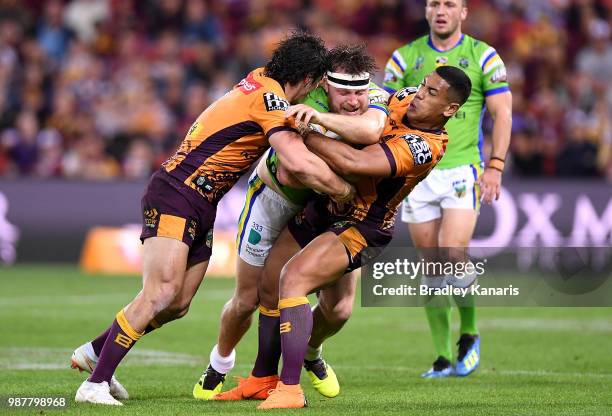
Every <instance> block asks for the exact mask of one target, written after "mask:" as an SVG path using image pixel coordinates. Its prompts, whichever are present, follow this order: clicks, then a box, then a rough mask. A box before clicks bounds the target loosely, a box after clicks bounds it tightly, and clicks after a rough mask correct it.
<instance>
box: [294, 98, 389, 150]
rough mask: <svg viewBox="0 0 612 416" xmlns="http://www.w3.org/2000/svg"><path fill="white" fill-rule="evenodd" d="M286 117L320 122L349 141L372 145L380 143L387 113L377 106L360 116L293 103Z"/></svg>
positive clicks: (306, 122)
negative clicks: (321, 111)
mask: <svg viewBox="0 0 612 416" xmlns="http://www.w3.org/2000/svg"><path fill="white" fill-rule="evenodd" d="M285 117H286V118H290V117H295V120H296V122H301V123H304V124H308V123H316V124H320V125H322V126H323V127H325V128H326V129H328V130H331V131H333V132H334V133H336V134H338V135H339V136H340V137H342V139H343V140H344V141H346V142H348V143H352V144H360V145H370V144H374V143H378V140H379V138H380V135H381V134H382V131H383V129H384V127H385V122H386V121H387V115H386V114H385V113H384V112H383V111H381V110H379V109H376V108H369V109H368V110H367V111H366V112H365V113H363V114H361V115H359V116H346V115H341V114H333V113H320V112H319V111H317V110H315V109H314V108H312V107H309V106H307V105H305V104H297V105H292V106H291V107H289V109H288V110H287V111H286V112H285Z"/></svg>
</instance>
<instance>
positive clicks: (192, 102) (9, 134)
mask: <svg viewBox="0 0 612 416" xmlns="http://www.w3.org/2000/svg"><path fill="white" fill-rule="evenodd" d="M468 6H469V11H470V12H469V16H468V20H467V22H466V24H465V25H464V31H465V32H466V33H468V34H470V35H473V36H474V37H476V38H479V39H483V40H485V41H487V42H488V43H489V44H491V45H493V46H495V48H496V49H497V50H498V51H499V53H500V55H501V57H502V58H503V60H504V61H505V63H506V66H507V68H508V75H509V82H510V84H511V87H512V93H513V98H514V114H513V137H512V144H511V152H512V156H511V161H510V163H509V164H508V170H509V171H510V172H511V174H513V175H517V176H532V177H536V176H537V177H540V176H573V177H577V176H601V177H605V178H607V179H608V180H610V181H612V152H611V150H610V149H611V147H612V125H611V122H610V119H611V115H612V84H610V83H609V80H610V79H612V40H611V39H612V38H611V33H610V32H611V25H612V1H610V0H547V1H535V2H534V1H529V0H469V2H468ZM294 27H304V28H307V29H309V30H311V31H313V32H314V33H317V34H318V35H320V36H321V37H322V38H323V39H324V40H325V41H326V43H327V45H328V46H330V47H331V46H334V45H336V44H338V43H347V42H348V43H354V42H366V43H367V45H368V48H369V51H370V53H371V54H372V55H373V56H375V57H376V60H377V62H378V66H379V68H381V69H382V68H383V67H384V65H385V63H386V61H387V59H388V58H389V57H390V55H391V53H392V52H393V50H395V49H396V48H397V47H399V46H401V45H402V44H405V43H407V42H408V41H410V40H412V39H414V38H415V37H417V36H419V35H422V34H423V33H426V31H427V22H426V21H425V20H424V1H423V0H339V1H334V2H329V1H327V0H223V1H213V0H210V1H207V0H140V1H137V0H70V1H61V0H0V177H20V176H33V177H42V178H49V177H65V178H79V179H99V180H104V179H110V178H117V177H123V178H128V179H143V178H147V177H148V176H149V175H150V174H151V173H152V172H153V171H154V170H155V169H157V168H158V166H159V164H160V163H161V162H163V161H164V160H165V159H166V158H167V157H168V156H169V155H170V154H171V153H172V152H174V150H175V149H176V147H177V145H178V144H179V143H180V141H181V140H182V138H183V136H184V134H185V132H186V131H187V130H188V128H189V126H190V124H191V123H192V122H193V120H195V118H196V117H197V115H198V114H199V113H200V112H201V111H202V110H203V109H204V108H205V107H206V106H208V105H209V104H210V103H211V102H212V101H213V100H215V99H216V98H218V97H220V96H221V95H222V94H224V93H225V91H227V90H228V89H230V88H231V87H232V85H233V84H234V83H236V82H237V81H239V80H240V79H241V78H242V77H243V76H244V75H245V74H246V73H247V72H248V71H250V70H251V69H252V68H255V67H257V66H260V65H261V64H263V63H264V62H265V60H266V58H267V57H268V56H269V53H270V52H271V50H272V49H273V47H274V45H275V44H276V42H277V41H278V40H279V39H280V38H281V37H282V36H283V35H284V34H285V33H287V31H289V30H290V29H291V28H294ZM381 78H382V71H380V72H379V73H378V74H376V78H375V79H376V80H377V81H381ZM490 126H491V123H490V120H486V119H485V123H484V127H485V133H486V132H490V128H491V127H490ZM485 154H486V152H485Z"/></svg>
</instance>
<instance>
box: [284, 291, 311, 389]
mask: <svg viewBox="0 0 612 416" xmlns="http://www.w3.org/2000/svg"><path fill="white" fill-rule="evenodd" d="M278 308H279V309H280V321H281V324H280V337H281V344H282V352H283V370H282V371H281V376H280V379H281V381H282V382H283V383H284V384H289V385H295V384H300V373H301V371H302V365H303V364H304V356H305V355H306V349H307V347H308V339H309V338H310V333H311V331H312V311H311V310H310V303H309V302H308V298H307V297H305V296H302V297H297V298H287V299H281V300H280V301H279V302H278Z"/></svg>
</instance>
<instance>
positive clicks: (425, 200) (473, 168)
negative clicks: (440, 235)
mask: <svg viewBox="0 0 612 416" xmlns="http://www.w3.org/2000/svg"><path fill="white" fill-rule="evenodd" d="M481 173H482V167H481V166H480V165H463V166H458V167H456V168H450V169H434V170H432V171H431V172H430V173H429V175H427V177H426V178H425V179H423V180H422V181H421V182H419V183H418V184H417V186H415V188H414V189H413V190H412V192H410V194H409V195H408V196H407V197H406V199H404V201H403V202H402V221H403V222H408V223H421V222H427V221H432V220H435V219H437V218H440V217H442V210H443V209H447V208H458V209H473V210H476V211H479V210H480V187H479V186H478V184H477V181H478V178H479V176H480V174H481Z"/></svg>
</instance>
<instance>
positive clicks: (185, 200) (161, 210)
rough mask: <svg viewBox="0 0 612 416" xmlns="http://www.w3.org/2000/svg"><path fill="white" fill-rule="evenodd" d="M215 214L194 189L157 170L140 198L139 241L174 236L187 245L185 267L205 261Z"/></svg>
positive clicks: (210, 251)
mask: <svg viewBox="0 0 612 416" xmlns="http://www.w3.org/2000/svg"><path fill="white" fill-rule="evenodd" d="M216 213H217V208H216V207H215V206H213V205H211V204H210V203H209V202H208V201H206V200H205V199H204V198H203V197H202V196H200V195H199V194H198V193H197V192H196V191H195V190H193V189H191V188H189V187H188V186H187V185H185V184H183V183H181V182H179V181H178V180H176V179H174V178H173V177H171V176H170V175H168V174H167V173H166V172H165V171H164V170H159V171H157V172H156V173H154V174H153V176H152V177H151V180H150V181H149V185H148V186H147V190H146V192H145V194H144V196H143V197H142V218H143V221H142V233H141V234H140V240H141V241H143V242H144V240H145V239H147V238H149V237H168V238H174V239H175V240H179V241H182V242H184V243H185V244H187V245H188V246H189V254H188V257H187V265H188V266H191V265H194V264H197V263H200V262H203V261H206V260H208V259H210V255H211V253H212V242H213V241H212V240H213V226H214V223H215V216H216Z"/></svg>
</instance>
